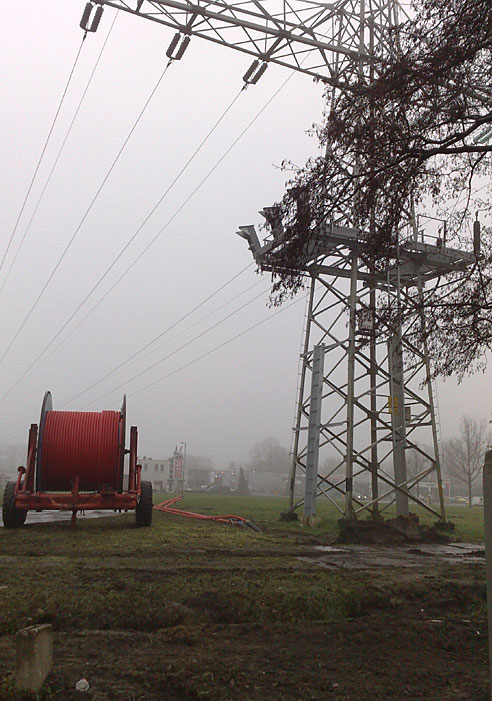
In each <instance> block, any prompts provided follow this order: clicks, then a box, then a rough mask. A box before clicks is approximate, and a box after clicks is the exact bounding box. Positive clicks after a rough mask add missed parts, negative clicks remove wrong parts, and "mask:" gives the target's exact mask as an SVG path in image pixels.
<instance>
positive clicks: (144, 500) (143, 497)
mask: <svg viewBox="0 0 492 701" xmlns="http://www.w3.org/2000/svg"><path fill="white" fill-rule="evenodd" d="M140 489H141V492H140V501H139V502H138V504H137V508H136V510H135V521H136V524H137V527H138V528H140V527H141V526H150V525H152V509H153V501H152V482H142V483H141V485H140Z"/></svg>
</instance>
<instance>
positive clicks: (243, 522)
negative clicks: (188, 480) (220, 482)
mask: <svg viewBox="0 0 492 701" xmlns="http://www.w3.org/2000/svg"><path fill="white" fill-rule="evenodd" d="M182 498H183V497H182V496H179V497H172V499H166V501H163V502H161V503H160V504H156V505H155V506H154V509H157V511H164V513H166V514H173V515H174V516H186V517H187V518H198V519H201V520H202V521H218V522H219V523H227V524H229V526H240V527H243V526H246V528H251V530H252V531H257V532H258V533H261V528H259V527H258V526H257V525H256V523H253V521H248V519H247V518H243V516H232V515H228V516H205V515H204V514H195V513H193V511H183V509H175V508H173V507H174V504H176V502H178V501H181V499H182Z"/></svg>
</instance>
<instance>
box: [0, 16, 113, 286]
mask: <svg viewBox="0 0 492 701" xmlns="http://www.w3.org/2000/svg"><path fill="white" fill-rule="evenodd" d="M117 17H118V12H117V13H116V14H115V16H114V18H113V22H112V24H111V27H110V28H109V32H108V33H107V35H106V38H105V40H104V43H103V45H102V48H101V51H100V52H99V56H98V57H97V60H96V63H95V64H94V68H93V69H92V72H91V74H90V76H89V80H88V81H87V84H86V86H85V89H84V92H83V93H82V97H81V98H80V101H79V104H78V105H77V109H76V110H75V113H74V115H73V117H72V121H71V122H70V125H69V127H68V129H67V132H66V134H65V138H64V139H63V142H62V145H61V146H60V148H59V150H58V153H57V156H56V158H55V160H54V162H53V165H52V166H51V170H50V172H49V174H48V177H47V179H46V182H45V184H44V186H43V189H42V190H41V194H40V195H39V197H38V200H37V202H36V206H35V207H34V211H33V213H32V214H31V218H30V219H29V222H28V224H27V226H26V229H25V231H24V234H23V236H22V239H21V242H20V244H19V245H18V246H17V250H16V252H15V255H14V257H13V258H12V260H11V262H10V266H9V269H8V271H7V274H6V276H5V279H4V281H3V282H2V285H1V286H0V294H1V293H2V291H3V288H4V287H5V284H6V282H7V280H8V278H9V276H10V273H11V271H12V268H13V267H14V265H15V261H16V260H17V256H18V255H19V253H20V250H21V248H22V246H23V245H24V241H25V240H26V236H27V234H28V232H29V229H30V228H31V224H32V222H33V219H34V217H35V216H36V214H37V211H38V209H39V205H40V204H41V201H42V199H43V197H44V193H45V192H46V188H47V187H48V185H49V184H50V181H51V178H52V176H53V173H54V171H55V168H56V166H57V164H58V161H59V159H60V156H61V154H62V152H63V149H64V148H65V144H66V143H67V140H68V137H69V136H70V133H71V131H72V128H73V125H74V123H75V120H76V119H77V116H78V114H79V112H80V108H81V107H82V103H83V102H84V99H85V96H86V94H87V91H88V90H89V86H90V85H91V83H92V79H93V77H94V74H95V72H96V70H97V67H98V66H99V63H100V61H101V58H102V55H103V53H104V49H105V48H106V44H107V43H108V39H109V37H110V35H111V32H112V31H113V27H114V24H115V22H116V18H117Z"/></svg>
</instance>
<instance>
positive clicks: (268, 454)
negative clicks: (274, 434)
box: [249, 438, 291, 474]
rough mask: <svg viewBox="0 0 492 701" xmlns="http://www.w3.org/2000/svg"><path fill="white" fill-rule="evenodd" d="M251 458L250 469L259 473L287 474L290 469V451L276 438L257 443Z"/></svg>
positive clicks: (250, 455) (251, 451)
mask: <svg viewBox="0 0 492 701" xmlns="http://www.w3.org/2000/svg"><path fill="white" fill-rule="evenodd" d="M249 458H250V460H249V469H250V470H256V471H257V472H279V473H284V474H287V473H288V472H289V469H290V464H291V459H290V457H289V451H288V450H287V448H284V446H282V445H280V443H279V442H278V441H277V440H276V439H275V438H265V439H264V440H262V441H261V442H258V443H255V444H254V446H253V447H252V448H251V450H250V451H249Z"/></svg>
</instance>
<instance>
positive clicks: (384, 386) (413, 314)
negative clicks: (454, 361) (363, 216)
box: [238, 223, 476, 521]
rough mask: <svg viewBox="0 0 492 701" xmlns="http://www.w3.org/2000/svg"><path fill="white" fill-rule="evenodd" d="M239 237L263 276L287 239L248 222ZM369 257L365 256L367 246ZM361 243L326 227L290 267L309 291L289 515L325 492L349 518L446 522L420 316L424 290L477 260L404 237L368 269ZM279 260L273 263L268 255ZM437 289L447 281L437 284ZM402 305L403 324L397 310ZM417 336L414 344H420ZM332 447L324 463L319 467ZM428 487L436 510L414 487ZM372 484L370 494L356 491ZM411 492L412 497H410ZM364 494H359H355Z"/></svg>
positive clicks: (437, 243) (360, 236) (348, 231)
mask: <svg viewBox="0 0 492 701" xmlns="http://www.w3.org/2000/svg"><path fill="white" fill-rule="evenodd" d="M238 233H239V234H240V235H241V236H243V237H244V238H246V239H247V240H248V243H249V245H250V250H251V251H252V253H253V256H254V258H255V261H256V263H257V264H258V266H259V267H260V269H262V270H265V271H271V270H274V269H275V270H277V271H278V270H279V269H280V268H281V267H282V262H281V261H282V260H283V257H282V255H281V251H282V247H283V245H284V241H283V238H282V232H281V231H279V230H278V229H277V231H276V232H274V235H273V237H272V238H271V239H270V240H268V241H267V242H266V243H264V244H263V245H261V244H260V242H259V239H258V236H257V234H256V231H255V228H254V227H253V226H245V227H240V231H239V232H238ZM366 249H367V250H366ZM368 251H370V244H369V241H368V236H367V234H366V233H365V232H362V231H359V230H357V229H354V228H351V227H348V226H338V225H335V224H333V223H326V224H325V225H324V226H321V227H320V228H319V230H318V231H317V235H316V237H315V238H314V239H312V240H311V242H310V248H309V250H307V251H306V255H305V259H304V260H302V261H297V266H296V271H298V270H299V269H301V270H302V271H303V272H304V274H305V276H306V280H307V284H308V285H309V290H310V291H309V299H308V303H307V312H306V325H305V332H304V341H303V350H302V353H301V360H300V373H299V390H298V398H297V408H296V417H295V426H294V441H293V451H292V454H293V461H292V470H291V475H290V510H291V512H293V511H294V510H295V509H296V508H297V507H299V506H301V505H303V504H304V515H305V516H306V517H307V518H312V517H314V516H315V514H316V507H315V504H316V497H317V496H321V495H324V496H326V497H327V498H328V499H329V500H330V501H331V502H332V503H333V504H334V505H335V507H336V508H337V509H338V510H339V511H340V514H341V516H343V518H345V519H348V520H351V519H354V518H356V517H357V516H358V515H359V514H361V513H362V512H370V514H371V515H372V516H373V517H374V518H379V517H380V516H381V512H382V511H384V510H385V509H386V508H388V506H389V505H391V504H392V503H394V502H396V510H397V514H398V515H401V516H408V514H409V500H410V501H412V502H414V503H416V504H419V505H420V506H421V507H423V508H424V509H427V510H428V511H430V512H431V513H432V514H434V515H435V516H437V517H438V518H439V519H440V520H442V521H445V507H444V496H445V495H444V493H443V484H442V478H441V467H440V457H439V434H438V418H437V410H436V404H435V396H434V391H433V383H432V376H431V367H430V359H429V354H428V350H427V344H426V341H425V316H424V314H423V312H422V309H423V302H424V298H425V294H426V290H425V286H426V284H429V283H430V290H429V294H435V292H436V287H438V286H439V284H440V282H439V281H440V280H444V278H445V276H446V275H448V274H449V273H451V272H458V271H466V270H467V269H469V268H471V267H472V266H473V265H474V264H475V262H476V258H475V256H474V255H473V254H472V253H467V252H465V251H461V250H457V249H453V248H449V247H448V246H446V245H445V242H443V241H442V240H441V239H439V238H438V237H430V236H425V235H424V233H423V232H422V231H416V230H415V231H412V232H411V233H410V234H409V235H408V236H407V237H406V238H402V239H401V240H400V244H399V255H398V258H399V260H398V263H395V264H394V266H392V267H389V268H388V270H386V271H384V272H374V270H373V269H371V267H370V266H368V264H367V263H366V262H364V261H367V260H368V259H370V256H368V255H364V254H365V253H367V252H368ZM277 252H279V253H280V257H279V262H278V263H276V253H277ZM443 284H444V283H443ZM402 306H404V307H405V315H404V320H403V321H401V320H400V319H398V316H396V319H395V314H388V312H390V311H391V310H393V311H394V312H395V313H396V315H398V309H400V308H401V307H402ZM422 339H423V340H422ZM320 451H321V452H322V453H323V452H324V453H325V455H326V453H327V452H328V451H329V454H330V456H331V457H333V456H334V455H336V456H337V459H336V460H332V464H331V465H330V466H329V467H326V468H323V466H320V459H319V456H320ZM408 451H415V453H416V454H417V455H418V456H419V457H420V460H419V462H420V463H421V467H420V468H419V470H417V471H416V472H415V473H414V474H412V475H410V476H409V475H408V472H407V460H406V456H407V453H408ZM298 471H301V472H302V473H305V477H306V479H305V494H304V498H302V499H300V500H299V501H297V502H296V500H295V483H296V475H297V474H298ZM433 479H434V480H435V484H436V487H437V493H438V501H439V506H438V507H437V508H436V507H434V506H433V505H431V504H430V503H428V501H427V500H426V499H425V498H424V496H423V495H419V491H418V488H417V486H418V485H420V486H422V485H423V484H425V485H426V489H427V492H428V491H429V483H430V482H431V481H432V480H433ZM367 485H370V489H369V492H370V497H369V498H368V499H367V500H366V499H364V498H362V496H361V493H362V492H364V491H365V489H366V487H367ZM416 488H417V489H416ZM364 496H365V495H364Z"/></svg>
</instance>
